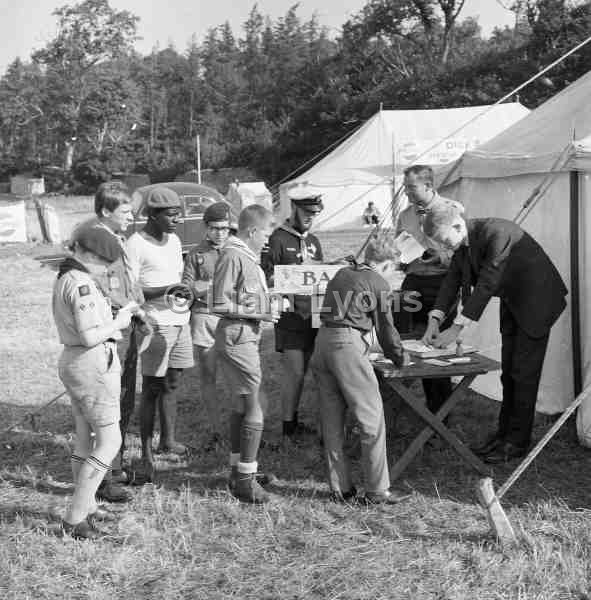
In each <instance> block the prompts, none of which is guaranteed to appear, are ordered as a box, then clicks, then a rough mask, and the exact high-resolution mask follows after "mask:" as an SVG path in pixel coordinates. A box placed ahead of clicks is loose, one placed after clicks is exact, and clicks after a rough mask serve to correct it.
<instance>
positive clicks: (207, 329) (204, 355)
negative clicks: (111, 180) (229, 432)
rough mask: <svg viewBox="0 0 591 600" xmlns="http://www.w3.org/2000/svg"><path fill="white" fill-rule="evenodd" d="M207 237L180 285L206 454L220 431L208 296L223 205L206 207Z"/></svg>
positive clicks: (226, 229) (225, 230) (223, 226)
mask: <svg viewBox="0 0 591 600" xmlns="http://www.w3.org/2000/svg"><path fill="white" fill-rule="evenodd" d="M203 222H204V223H205V226H206V234H205V238H204V239H203V241H202V242H201V243H200V244H198V245H197V246H196V247H195V248H193V249H192V250H191V251H190V252H189V254H188V255H187V257H186V259H185V268H184V271H183V278H182V283H183V284H185V285H187V286H188V287H189V288H190V290H191V292H192V298H193V305H192V306H191V337H192V338H193V346H195V347H196V348H197V355H198V358H199V371H200V375H201V386H200V391H201V399H202V401H203V402H204V403H205V406H206V407H207V415H208V417H209V424H210V427H211V428H212V435H211V438H210V440H209V442H208V443H207V444H206V450H214V449H215V447H216V446H217V445H218V444H219V443H220V441H221V439H222V437H221V432H222V427H221V421H220V407H219V405H218V398H217V391H216V353H215V348H214V344H215V330H216V327H217V324H218V321H219V317H218V316H217V315H214V314H212V313H211V304H210V292H211V280H212V277H213V272H214V269H215V264H216V262H217V260H218V258H219V255H220V252H221V250H222V248H223V247H224V244H225V243H226V241H227V240H228V235H229V234H230V207H229V205H228V204H226V203H225V202H216V203H215V204H212V205H211V206H208V207H207V209H206V210H205V212H204V213H203Z"/></svg>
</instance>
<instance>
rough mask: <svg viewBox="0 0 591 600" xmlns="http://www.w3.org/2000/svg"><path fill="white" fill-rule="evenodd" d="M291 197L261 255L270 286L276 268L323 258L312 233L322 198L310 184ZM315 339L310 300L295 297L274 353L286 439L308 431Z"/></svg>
mask: <svg viewBox="0 0 591 600" xmlns="http://www.w3.org/2000/svg"><path fill="white" fill-rule="evenodd" d="M288 196H289V198H290V199H291V216H290V217H289V219H287V220H286V221H285V223H283V224H282V225H280V226H279V227H278V228H277V229H275V231H274V232H273V233H272V234H271V237H270V238H269V245H268V248H267V249H265V251H264V252H263V253H262V256H261V265H262V267H263V270H264V271H265V275H266V276H267V281H268V282H269V283H271V282H272V278H273V268H274V266H275V265H294V264H295V265H300V264H302V263H305V262H311V261H314V262H322V259H323V257H322V247H321V246H320V242H319V241H318V238H317V237H316V236H315V235H313V234H311V233H310V228H311V227H312V224H313V222H314V219H315V217H316V216H317V215H318V214H319V213H320V212H321V211H322V208H323V206H322V200H321V197H320V195H319V194H318V192H317V191H315V190H314V189H312V188H311V187H310V186H308V185H299V186H296V187H293V188H291V189H290V190H289V191H288ZM315 338H316V329H314V328H313V327H312V314H311V298H310V296H299V295H296V296H294V306H290V310H289V311H287V312H283V313H282V314H281V318H280V319H279V322H278V323H277V324H276V325H275V350H276V351H277V352H281V353H282V376H281V410H282V417H283V435H284V436H286V437H287V438H294V437H295V436H296V435H297V434H299V433H306V428H305V427H304V426H303V425H302V424H300V423H298V406H299V403H300V397H301V395H302V388H303V385H304V377H305V375H306V370H307V368H308V362H309V360H310V356H311V355H312V351H313V350H314V340H315Z"/></svg>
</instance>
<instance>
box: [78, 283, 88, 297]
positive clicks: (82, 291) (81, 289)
mask: <svg viewBox="0 0 591 600" xmlns="http://www.w3.org/2000/svg"><path fill="white" fill-rule="evenodd" d="M78 293H79V294H80V295H81V296H90V287H89V286H88V285H80V286H78Z"/></svg>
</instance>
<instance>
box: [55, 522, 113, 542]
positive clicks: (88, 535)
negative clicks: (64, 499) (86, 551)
mask: <svg viewBox="0 0 591 600" xmlns="http://www.w3.org/2000/svg"><path fill="white" fill-rule="evenodd" d="M62 530H63V532H64V535H69V536H70V537H72V538H74V539H75V540H100V539H102V538H105V537H107V534H106V533H105V532H104V531H100V530H98V529H97V528H96V527H94V525H92V524H91V523H89V522H88V520H87V519H84V521H80V523H76V525H72V524H71V523H68V522H67V521H62Z"/></svg>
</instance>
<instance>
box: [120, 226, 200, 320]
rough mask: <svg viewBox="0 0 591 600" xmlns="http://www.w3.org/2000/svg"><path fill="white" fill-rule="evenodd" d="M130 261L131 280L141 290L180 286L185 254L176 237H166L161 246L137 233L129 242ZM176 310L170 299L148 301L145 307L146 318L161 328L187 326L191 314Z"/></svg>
mask: <svg viewBox="0 0 591 600" xmlns="http://www.w3.org/2000/svg"><path fill="white" fill-rule="evenodd" d="M127 258H128V261H129V266H130V269H131V273H132V276H133V278H134V279H135V280H136V281H137V282H138V283H139V285H141V286H142V288H147V287H162V286H173V285H175V284H178V283H180V282H181V276H182V273H183V253H182V248H181V241H180V239H179V237H178V236H177V235H176V234H175V233H168V234H164V239H163V241H162V243H159V242H157V241H156V240H155V239H153V238H152V237H151V236H149V235H147V234H145V233H144V232H136V233H134V234H133V235H132V236H131V237H130V238H129V240H128V241H127ZM173 307H174V303H173V302H172V300H171V298H170V297H169V296H160V297H158V298H153V299H151V300H146V301H145V302H144V304H143V309H144V310H145V311H146V315H147V317H148V318H149V319H150V320H152V321H154V322H155V323H157V324H158V325H184V324H185V323H188V322H189V316H190V312H189V311H188V310H186V309H182V308H179V309H173Z"/></svg>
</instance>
